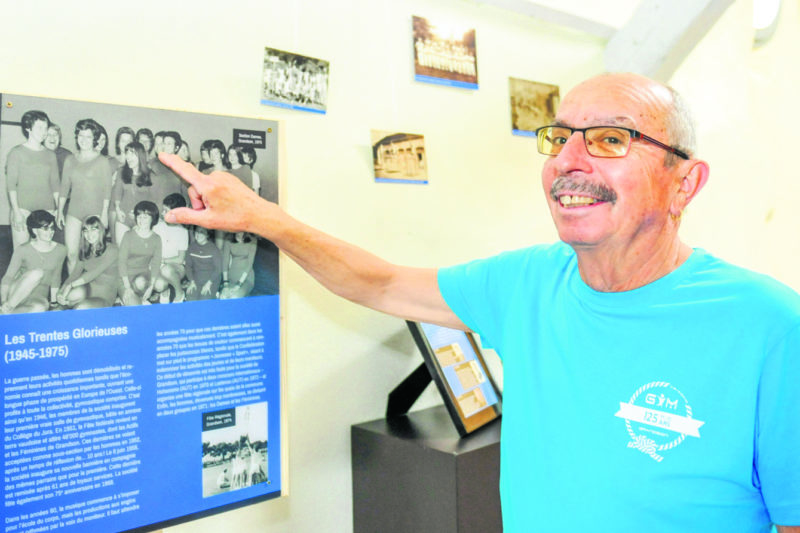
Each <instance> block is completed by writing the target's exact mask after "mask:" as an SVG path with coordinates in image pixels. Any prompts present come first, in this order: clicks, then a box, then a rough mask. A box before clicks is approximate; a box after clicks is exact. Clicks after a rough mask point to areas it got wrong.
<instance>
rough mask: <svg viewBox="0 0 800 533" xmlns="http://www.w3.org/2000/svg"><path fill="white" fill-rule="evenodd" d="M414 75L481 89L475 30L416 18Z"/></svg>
mask: <svg viewBox="0 0 800 533" xmlns="http://www.w3.org/2000/svg"><path fill="white" fill-rule="evenodd" d="M412 18H413V31H414V73H415V77H414V79H416V80H417V81H421V82H425V83H433V84H436V85H447V86H450V87H461V88H465V89H477V88H478V61H477V55H476V53H475V29H474V28H464V27H460V26H456V25H453V24H448V23H446V22H444V21H441V22H435V23H434V22H432V21H429V20H428V19H426V18H423V17H417V16H414V17H412Z"/></svg>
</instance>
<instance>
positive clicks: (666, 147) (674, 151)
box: [534, 124, 691, 160]
mask: <svg viewBox="0 0 800 533" xmlns="http://www.w3.org/2000/svg"><path fill="white" fill-rule="evenodd" d="M548 128H561V129H565V130H569V132H570V134H569V136H570V137H572V134H573V133H575V132H576V131H579V132H581V133H582V134H583V144H584V146H586V150H587V151H589V147H588V145H586V130H592V129H597V128H615V129H618V130H624V131H627V132H628V133H629V134H630V136H631V139H642V140H644V141H647V142H649V143H651V144H654V145H656V146H658V147H659V148H661V149H663V150H666V151H667V152H669V153H671V154H675V155H677V156H678V157H680V158H683V159H686V160H688V159H691V158H690V157H689V155H688V154H687V153H686V152H684V151H683V150H678V149H677V148H673V147H672V146H669V145H668V144H664V143H662V142H661V141H658V140H656V139H653V138H652V137H650V136H649V135H645V134H644V133H642V132H641V131H639V130H635V129H632V128H625V127H622V126H589V127H588V128H570V127H569V126H561V125H559V124H550V125H549V126H542V127H541V128H536V129H535V130H534V132H535V133H536V148H537V149H538V151H539V153H540V154H542V155H557V154H547V153H545V152H542V149H541V140H540V136H541V134H540V133H539V132H541V131H543V130H546V129H548ZM630 150H631V143H630V142H628V148H627V149H626V150H625V153H624V154H622V155H605V156H604V155H594V154H592V153H591V152H589V155H591V156H592V157H603V158H615V157H625V156H626V155H628V152H630Z"/></svg>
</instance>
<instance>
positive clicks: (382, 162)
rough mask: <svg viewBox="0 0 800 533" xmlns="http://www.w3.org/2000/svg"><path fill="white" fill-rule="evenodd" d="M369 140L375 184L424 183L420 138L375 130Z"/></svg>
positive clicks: (424, 160) (425, 169)
mask: <svg viewBox="0 0 800 533" xmlns="http://www.w3.org/2000/svg"><path fill="white" fill-rule="evenodd" d="M370 136H371V140H372V143H371V144H372V163H373V166H374V168H375V181H376V182H383V183H418V184H427V183H428V164H427V156H426V154H425V137H424V136H422V135H419V134H416V133H398V132H389V131H379V130H372V131H371V132H370Z"/></svg>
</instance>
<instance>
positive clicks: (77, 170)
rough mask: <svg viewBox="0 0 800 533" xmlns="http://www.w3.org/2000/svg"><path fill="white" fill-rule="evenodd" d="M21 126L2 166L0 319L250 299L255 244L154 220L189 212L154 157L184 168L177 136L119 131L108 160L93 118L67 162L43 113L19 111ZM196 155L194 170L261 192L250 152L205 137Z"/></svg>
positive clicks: (181, 190)
mask: <svg viewBox="0 0 800 533" xmlns="http://www.w3.org/2000/svg"><path fill="white" fill-rule="evenodd" d="M21 128H22V133H23V135H24V137H25V139H26V140H25V141H24V142H23V143H21V144H19V145H17V146H15V147H13V148H12V149H11V150H10V151H9V153H8V157H7V158H6V178H7V179H6V183H7V189H8V191H7V192H8V200H9V206H10V223H11V238H12V245H13V253H12V254H11V259H10V262H9V264H8V268H7V270H6V272H5V275H4V276H3V277H2V280H0V313H2V314H8V313H24V312H39V311H46V310H49V309H69V308H74V309H84V308H96V307H110V306H113V305H140V304H147V303H167V302H182V301H184V300H204V299H213V298H238V297H243V296H247V295H249V294H250V292H251V291H252V289H253V287H254V285H255V274H254V270H253V265H254V261H255V254H256V249H257V242H256V238H255V237H254V236H252V235H248V234H244V233H236V234H227V233H224V232H218V233H217V234H216V235H215V234H214V232H212V231H209V230H206V229H205V228H201V227H192V228H187V227H184V226H181V225H178V224H174V225H173V224H167V223H166V222H165V221H164V219H163V215H164V214H165V213H166V212H167V211H169V210H170V209H173V208H175V207H183V206H186V205H187V198H188V196H187V189H186V186H185V185H184V183H183V182H182V180H180V179H179V178H178V177H177V176H175V175H174V174H173V173H172V172H171V171H170V170H169V169H168V168H167V167H165V166H164V165H163V164H161V162H160V161H158V159H157V155H158V153H160V152H161V151H168V152H170V153H177V154H179V155H180V156H181V157H182V158H184V160H187V161H190V162H191V156H190V150H189V146H188V144H187V143H186V141H185V140H183V139H182V138H181V136H180V134H178V133H177V132H175V131H161V132H157V133H153V132H152V131H151V130H149V129H147V128H142V129H140V130H138V131H135V130H133V129H132V128H130V127H121V128H119V129H118V130H117V132H116V135H115V137H114V145H113V152H115V153H114V154H113V155H109V150H108V144H109V138H108V135H107V133H106V131H105V129H104V128H103V126H102V125H100V124H99V123H98V122H97V121H95V120H94V119H82V120H79V121H78V122H77V123H76V124H75V127H74V136H75V145H76V151H75V152H74V153H72V152H71V151H69V150H67V149H65V148H63V147H62V146H61V130H60V129H59V127H58V126H57V125H55V124H53V123H51V121H50V119H49V118H48V116H47V114H45V113H44V112H42V111H33V110H32V111H27V112H26V113H25V114H24V115H23V116H22V119H21ZM200 153H201V161H200V162H199V163H198V164H197V166H198V168H199V169H200V170H201V171H202V172H206V173H211V172H213V171H215V170H224V171H227V172H231V173H233V174H235V175H237V176H238V177H239V178H240V179H241V180H242V181H243V182H245V183H246V184H247V185H248V186H250V187H252V188H253V189H254V190H256V191H258V190H259V187H260V178H259V176H258V174H257V173H256V172H254V171H253V170H252V167H253V164H254V163H255V160H256V154H255V151H254V150H253V149H252V148H251V147H246V146H241V145H238V144H232V145H230V146H229V147H227V149H226V147H225V145H224V144H223V143H222V141H220V140H215V139H211V140H207V141H205V142H204V143H203V144H202V145H201V148H200ZM57 230H58V233H57ZM62 230H63V232H62Z"/></svg>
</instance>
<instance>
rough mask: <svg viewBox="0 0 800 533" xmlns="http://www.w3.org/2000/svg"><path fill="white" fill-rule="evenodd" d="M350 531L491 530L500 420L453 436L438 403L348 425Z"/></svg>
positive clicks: (496, 503)
mask: <svg viewBox="0 0 800 533" xmlns="http://www.w3.org/2000/svg"><path fill="white" fill-rule="evenodd" d="M350 435H351V453H352V465H353V531H354V533H375V532H376V531H380V532H381V533H427V532H430V533H492V532H500V531H502V522H501V516H500V494H499V489H498V487H499V476H500V420H497V421H495V422H492V423H490V424H489V425H487V426H485V427H483V428H480V429H479V430H477V431H476V432H474V433H472V434H470V435H468V436H466V437H463V438H459V436H458V432H457V431H456V430H455V428H454V427H453V421H452V420H451V418H450V415H449V414H448V412H447V409H445V407H444V406H439V407H433V408H430V409H425V410H422V411H416V412H413V413H409V414H407V415H401V416H397V417H390V418H386V419H379V420H373V421H372V422H365V423H363V424H357V425H354V426H352V427H351V430H350Z"/></svg>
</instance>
